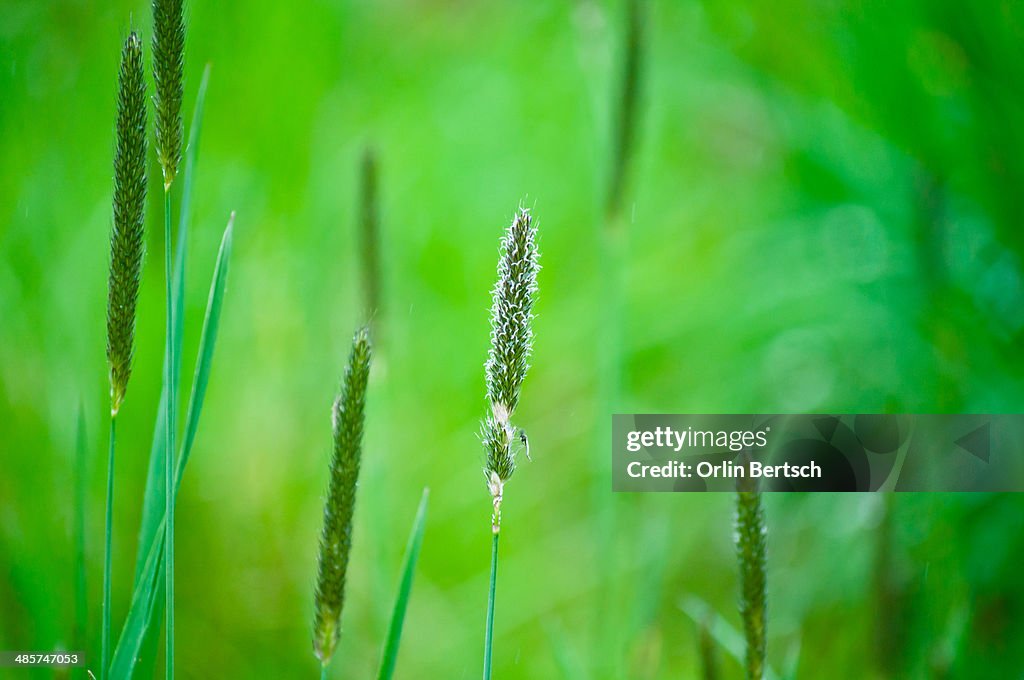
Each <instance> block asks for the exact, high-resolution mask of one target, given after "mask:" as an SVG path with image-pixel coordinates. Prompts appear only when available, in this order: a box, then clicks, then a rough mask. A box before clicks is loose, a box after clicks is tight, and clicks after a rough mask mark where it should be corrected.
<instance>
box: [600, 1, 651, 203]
mask: <svg viewBox="0 0 1024 680" xmlns="http://www.w3.org/2000/svg"><path fill="white" fill-rule="evenodd" d="M644 2H645V0H626V44H625V46H624V51H623V55H622V72H621V74H620V78H621V81H620V84H619V91H618V101H617V102H616V104H617V108H616V114H615V120H614V125H615V129H614V130H613V131H612V134H613V135H614V139H613V144H614V147H613V151H612V152H613V154H614V155H613V157H612V165H611V169H610V176H609V180H608V205H607V211H608V216H609V217H611V218H614V217H616V216H617V215H618V214H619V211H620V210H621V207H622V199H623V195H624V194H625V190H626V179H627V177H628V172H629V165H630V162H631V160H632V155H633V147H634V144H635V140H636V126H637V112H638V109H639V99H640V86H641V83H640V79H641V68H642V65H643V64H642V61H643V45H644V23H645V17H644V9H645V8H644V6H643V5H644Z"/></svg>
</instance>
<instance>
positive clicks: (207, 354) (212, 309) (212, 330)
mask: <svg viewBox="0 0 1024 680" xmlns="http://www.w3.org/2000/svg"><path fill="white" fill-rule="evenodd" d="M234 227H235V213H234V212H232V213H231V217H230V218H229V219H228V226H227V227H225V229H224V236H223V237H222V238H221V241H220V251H219V252H218V253H217V264H216V265H215V266H214V269H213V281H212V282H211V283H210V297H209V299H208V300H207V302H206V317H205V318H204V319H203V332H202V335H200V336H199V358H198V359H197V360H196V373H195V376H194V377H193V378H192V393H191V394H190V395H189V398H188V412H187V415H186V417H185V436H184V438H183V439H182V442H181V455H180V456H179V457H178V466H177V469H176V470H175V475H174V480H175V488H174V492H175V493H177V491H178V486H180V485H181V475H182V473H183V472H184V471H185V464H186V463H187V462H188V457H189V454H190V453H191V452H192V443H193V442H194V441H195V438H196V430H197V429H198V428H199V414H200V413H201V412H202V410H203V401H204V400H205V398H206V385H207V383H208V382H209V380H210V367H211V365H212V364H213V349H214V347H215V346H216V344H217V331H218V329H219V328H220V311H221V307H222V306H223V305H224V289H225V287H226V284H227V280H228V263H229V262H230V260H231V243H232V235H233V233H234Z"/></svg>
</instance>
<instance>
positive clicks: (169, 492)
mask: <svg viewBox="0 0 1024 680" xmlns="http://www.w3.org/2000/svg"><path fill="white" fill-rule="evenodd" d="M172 243H173V242H172V241H171V191H170V186H169V185H168V186H166V187H165V188H164V268H165V277H164V278H165V284H166V293H167V353H168V354H167V362H166V366H167V375H165V376H164V378H165V380H164V389H165V390H166V397H167V411H166V415H167V419H166V421H165V423H164V425H165V432H164V435H165V437H166V448H165V452H166V453H165V456H164V463H165V468H164V472H165V477H164V489H165V491H164V496H165V498H166V506H165V509H164V512H165V516H166V518H167V527H166V529H167V535H166V537H165V540H164V570H165V571H164V577H165V589H164V590H165V595H166V598H167V600H166V601H167V605H166V606H167V643H166V648H165V654H166V661H167V666H166V667H167V679H168V680H171V679H172V678H174V497H175V485H174V458H175V456H174V451H175V449H174V431H175V429H176V427H177V425H176V422H177V421H176V420H175V415H174V414H175V411H176V410H177V409H176V408H175V407H176V405H177V398H178V395H177V386H176V385H175V384H174V383H175V381H174V379H173V376H174V367H175V366H176V365H177V363H176V362H177V358H176V357H175V348H174V342H173V334H174V299H173V279H174V271H173V268H172V264H171V250H172Z"/></svg>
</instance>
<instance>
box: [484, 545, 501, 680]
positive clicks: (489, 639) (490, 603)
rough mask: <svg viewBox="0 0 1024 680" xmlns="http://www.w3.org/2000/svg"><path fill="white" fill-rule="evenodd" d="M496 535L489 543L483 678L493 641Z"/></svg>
mask: <svg viewBox="0 0 1024 680" xmlns="http://www.w3.org/2000/svg"><path fill="white" fill-rule="evenodd" d="M498 536H500V534H499V533H497V532H495V534H494V542H493V543H491V584H490V588H489V589H488V591H487V631H486V633H485V637H484V680H490V678H491V646H492V644H493V642H494V589H495V585H496V584H497V582H498Z"/></svg>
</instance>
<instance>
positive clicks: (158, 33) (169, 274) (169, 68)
mask: <svg viewBox="0 0 1024 680" xmlns="http://www.w3.org/2000/svg"><path fill="white" fill-rule="evenodd" d="M153 80H154V83H155V85H156V90H155V97H154V103H155V109H156V147H157V157H158V159H159V161H160V169H161V172H162V173H163V178H164V249H165V253H164V268H165V279H166V281H165V283H166V293H167V300H166V305H167V351H168V356H167V369H166V375H165V376H164V377H165V381H164V389H165V396H166V398H167V411H166V416H167V417H166V433H165V437H166V449H165V451H166V454H165V473H166V474H165V478H164V483H165V487H164V488H165V493H164V496H165V498H166V504H165V508H164V512H165V517H166V532H167V533H166V536H165V540H164V551H165V553H164V574H165V579H166V584H165V597H166V602H167V612H166V616H167V643H166V648H165V654H166V661H167V673H166V677H167V680H172V679H173V678H174V500H175V492H174V454H175V448H174V434H175V428H176V427H177V421H176V419H175V411H176V409H177V389H176V385H175V381H174V380H173V379H172V376H173V375H174V373H175V366H176V361H177V358H176V357H175V352H174V343H173V342H172V338H173V333H174V311H173V310H174V297H173V283H172V282H173V278H174V272H173V269H172V265H171V259H172V258H171V252H172V248H173V241H172V240H171V185H172V184H173V183H174V178H175V176H176V175H177V172H178V163H179V162H180V160H181V144H182V136H183V123H182V117H181V104H182V99H183V98H184V80H185V16H184V7H183V2H182V0H153Z"/></svg>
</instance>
